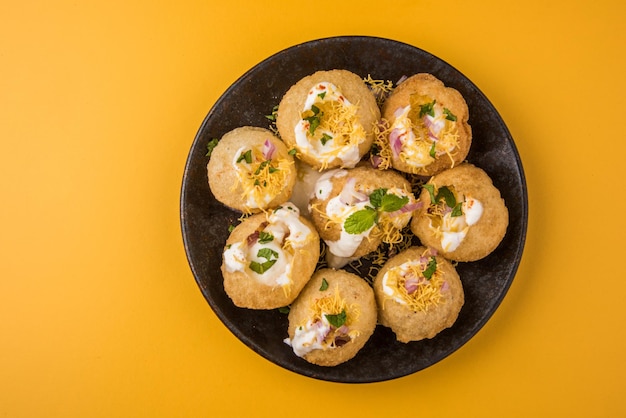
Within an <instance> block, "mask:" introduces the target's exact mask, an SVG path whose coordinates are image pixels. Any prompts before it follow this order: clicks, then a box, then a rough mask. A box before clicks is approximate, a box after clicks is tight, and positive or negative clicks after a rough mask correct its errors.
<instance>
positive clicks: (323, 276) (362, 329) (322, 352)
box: [288, 269, 377, 366]
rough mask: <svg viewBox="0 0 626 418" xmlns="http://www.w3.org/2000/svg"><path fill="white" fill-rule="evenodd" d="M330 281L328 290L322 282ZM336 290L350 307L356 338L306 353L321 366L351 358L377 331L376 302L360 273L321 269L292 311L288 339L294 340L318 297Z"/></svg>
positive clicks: (292, 307)
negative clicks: (297, 329)
mask: <svg viewBox="0 0 626 418" xmlns="http://www.w3.org/2000/svg"><path fill="white" fill-rule="evenodd" d="M324 280H325V281H326V283H327V284H328V286H327V288H326V290H321V289H322V288H323V286H322V284H323V281H324ZM335 289H337V290H338V292H339V294H340V296H341V298H342V299H343V300H344V301H345V303H346V305H347V307H348V309H347V312H346V313H347V315H348V318H349V328H350V330H351V331H357V334H358V335H356V336H355V337H353V338H352V339H351V340H350V341H349V342H347V343H346V344H344V345H341V346H336V347H332V348H330V347H329V348H326V349H315V350H313V351H310V352H309V353H307V354H305V355H304V359H305V360H306V361H308V362H309V363H313V364H317V365H319V366H336V365H338V364H341V363H344V362H346V361H348V360H350V359H352V358H353V357H354V356H355V355H356V354H357V353H358V352H359V350H361V348H363V346H364V345H365V343H366V342H367V341H368V340H369V338H370V337H371V336H372V334H373V333H374V329H375V328H376V321H377V312H376V302H375V298H374V292H373V290H372V288H371V287H370V286H369V285H368V284H367V282H365V281H364V280H363V279H362V278H360V277H359V276H357V275H355V274H352V273H348V272H346V271H344V270H334V269H322V270H319V271H317V272H316V273H315V274H314V275H313V277H311V280H310V281H309V282H308V283H307V285H306V286H305V287H304V289H303V290H302V292H301V293H300V295H299V296H298V298H297V299H296V300H295V302H294V303H293V304H292V305H291V309H290V311H289V327H288V334H289V338H290V339H293V337H294V335H295V332H296V328H297V327H299V326H301V325H303V324H305V323H306V322H307V321H308V320H309V319H311V316H312V308H311V307H312V305H313V304H314V303H315V301H316V300H318V299H321V298H324V297H327V296H329V295H332V294H333V293H334V292H335V291H336V290H335Z"/></svg>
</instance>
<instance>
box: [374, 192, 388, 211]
mask: <svg viewBox="0 0 626 418" xmlns="http://www.w3.org/2000/svg"><path fill="white" fill-rule="evenodd" d="M386 194H387V189H385V188H380V189H376V190H374V191H373V192H372V193H371V194H370V203H371V205H372V206H374V207H375V208H379V207H381V206H382V204H383V196H385V195H386Z"/></svg>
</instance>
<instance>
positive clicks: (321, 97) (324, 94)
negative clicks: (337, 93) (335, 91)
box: [317, 91, 326, 100]
mask: <svg viewBox="0 0 626 418" xmlns="http://www.w3.org/2000/svg"><path fill="white" fill-rule="evenodd" d="M324 96H326V92H325V91H323V92H321V93H320V94H318V95H317V97H319V98H320V99H322V100H324Z"/></svg>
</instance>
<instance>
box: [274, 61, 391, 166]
mask: <svg viewBox="0 0 626 418" xmlns="http://www.w3.org/2000/svg"><path fill="white" fill-rule="evenodd" d="M321 82H330V83H332V84H334V85H335V86H337V88H338V89H339V90H340V91H341V92H342V94H343V95H344V96H345V97H346V99H348V101H349V102H350V103H352V104H355V105H357V106H358V110H357V119H358V120H359V122H360V123H361V125H362V126H363V128H364V129H365V133H366V140H365V141H364V142H362V143H361V144H360V145H359V156H360V157H363V155H365V154H366V153H367V152H368V151H369V149H370V147H371V145H372V142H373V141H374V133H373V127H374V126H375V124H376V123H378V120H379V119H380V110H379V108H378V105H377V104H376V98H375V97H374V95H373V94H372V92H371V91H370V90H369V88H368V87H367V85H366V84H365V83H364V81H363V80H362V79H361V78H360V77H359V76H358V75H356V74H354V73H352V72H350V71H347V70H330V71H318V72H316V73H314V74H311V75H309V76H306V77H304V78H302V79H301V80H300V81H298V82H297V83H296V84H294V85H293V86H292V87H291V88H290V89H289V90H288V91H287V93H285V95H284V96H283V98H282V99H281V101H280V104H279V106H278V116H277V119H276V127H277V128H278V131H279V133H280V136H281V138H282V140H283V141H285V144H287V146H288V147H289V148H290V149H291V148H296V149H298V151H299V152H298V158H300V159H301V160H302V161H304V162H305V163H307V164H309V165H311V166H313V167H315V168H316V169H320V168H335V167H342V166H350V165H346V163H344V162H343V161H341V159H335V160H334V161H333V162H331V163H329V164H328V165H327V166H325V165H324V164H322V162H320V161H319V160H318V159H317V158H316V157H315V156H314V155H310V154H305V153H302V151H301V150H300V149H299V147H298V146H297V144H296V137H295V133H294V129H295V127H296V125H297V124H298V123H299V122H300V120H301V119H302V111H303V109H304V104H305V101H306V97H307V94H308V92H309V91H310V90H311V88H312V87H313V86H315V85H316V84H317V83H321Z"/></svg>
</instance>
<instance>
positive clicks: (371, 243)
mask: <svg viewBox="0 0 626 418" xmlns="http://www.w3.org/2000/svg"><path fill="white" fill-rule="evenodd" d="M346 171H347V173H348V174H347V175H346V176H342V177H334V178H333V180H332V182H333V190H332V192H331V193H330V195H329V196H328V198H326V199H323V200H321V199H319V198H318V197H317V196H316V195H314V196H313V197H312V198H311V200H310V201H309V204H310V206H311V208H312V209H313V210H311V219H312V220H313V224H314V225H315V227H316V228H317V230H318V232H319V234H320V238H322V239H323V240H326V241H337V240H338V239H339V237H340V235H341V229H342V226H341V225H340V224H337V223H335V222H328V217H327V216H326V214H325V209H326V205H327V204H328V202H329V201H330V200H331V199H332V198H334V197H336V196H338V195H339V194H340V193H341V190H342V189H343V187H344V186H345V184H346V182H347V181H348V179H349V178H351V177H353V178H355V179H356V184H355V189H356V190H364V189H366V188H369V189H370V190H372V191H373V190H376V189H379V188H386V189H389V188H392V187H397V188H399V189H404V190H407V191H411V184H410V183H409V181H408V180H407V179H406V178H404V176H402V175H401V174H399V173H397V172H395V171H393V170H377V169H375V168H372V167H371V166H368V165H360V166H358V167H355V168H352V169H346ZM377 232H378V226H374V228H373V229H372V232H371V233H370V236H369V237H366V238H364V239H363V241H362V242H361V244H360V245H359V247H358V248H357V249H356V251H355V252H354V254H353V255H352V257H353V258H358V257H362V256H364V255H366V254H369V253H371V252H372V251H375V250H376V249H377V248H378V246H379V245H380V244H381V242H382V236H381V235H380V234H378V233H377Z"/></svg>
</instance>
